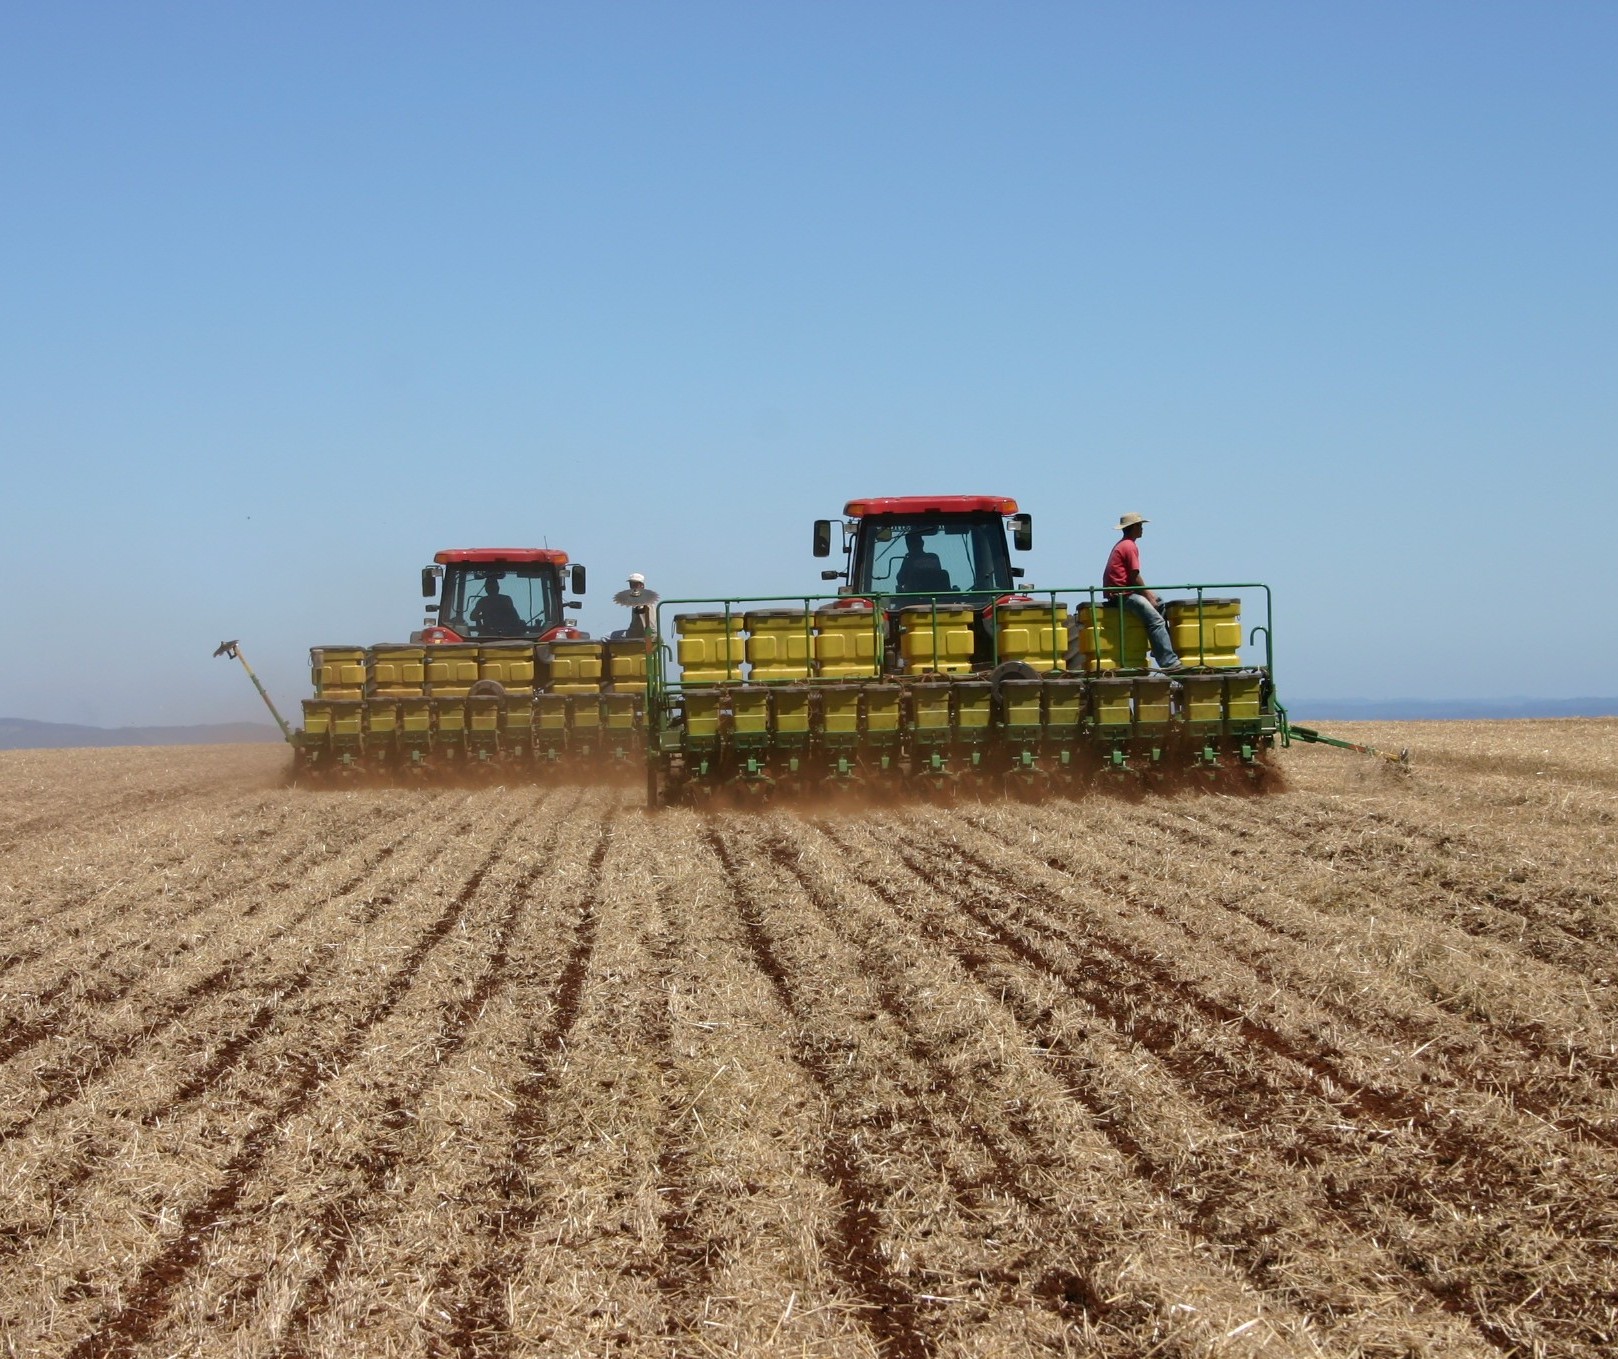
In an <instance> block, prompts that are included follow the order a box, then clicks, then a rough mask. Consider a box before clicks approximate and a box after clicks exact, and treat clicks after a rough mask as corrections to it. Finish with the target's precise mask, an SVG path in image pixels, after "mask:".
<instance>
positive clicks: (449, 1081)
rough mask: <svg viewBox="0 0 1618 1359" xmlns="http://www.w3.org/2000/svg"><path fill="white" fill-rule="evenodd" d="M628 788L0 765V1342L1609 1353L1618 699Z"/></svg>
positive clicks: (101, 763)
mask: <svg viewBox="0 0 1618 1359" xmlns="http://www.w3.org/2000/svg"><path fill="white" fill-rule="evenodd" d="M1345 730H1349V731H1357V732H1358V733H1360V734H1361V739H1369V740H1373V741H1376V740H1385V741H1388V742H1389V743H1390V744H1392V745H1394V746H1400V745H1408V746H1410V747H1411V750H1412V755H1413V758H1414V761H1415V772H1414V773H1413V775H1411V776H1410V777H1408V778H1403V777H1400V776H1399V775H1398V774H1397V773H1395V772H1393V771H1391V770H1388V769H1385V768H1383V767H1381V766H1379V765H1378V764H1376V763H1375V762H1372V761H1369V760H1365V759H1361V758H1359V757H1356V756H1353V755H1349V754H1346V753H1343V752H1337V751H1329V750H1322V749H1298V750H1294V751H1292V752H1289V753H1287V754H1285V755H1283V756H1282V757H1281V763H1282V764H1283V767H1284V771H1285V789H1284V791H1280V792H1277V793H1274V794H1272V795H1269V796H1265V797H1229V796H1218V795H1209V794H1201V795H1199V794H1194V793H1184V794H1175V795H1172V796H1158V797H1150V798H1147V799H1145V800H1141V801H1130V800H1126V799H1124V798H1121V797H1117V796H1096V797H1091V798H1088V799H1085V800H1082V801H1051V802H1045V803H1042V804H1037V805H1023V804H1018V803H1009V802H1007V803H995V802H982V803H979V802H966V803H962V804H960V805H957V806H955V807H952V808H948V809H942V808H937V807H925V806H918V807H892V808H887V809H884V810H879V811H864V812H853V811H837V810H834V809H829V808H796V809H792V810H784V809H778V810H762V811H752V812H743V811H718V812H711V813H708V812H699V811H692V810H671V811H665V812H662V813H658V814H656V815H649V814H647V813H646V812H645V811H644V810H642V808H641V807H640V806H639V805H638V801H639V790H638V788H637V789H629V790H625V789H600V788H597V789H583V788H563V787H558V788H540V787H532V786H529V787H509V788H483V789H466V788H460V789H440V790H436V791H423V790H408V789H364V790H348V791H342V790H337V791H308V790H300V789H294V788H289V787H287V786H285V784H284V782H283V779H282V774H283V768H284V765H285V762H286V754H285V752H284V751H282V750H279V749H277V748H263V747H225V748H215V749H196V748H191V749H177V750H118V751H105V750H103V751H51V752H39V751H35V752H14V753H9V754H5V755H0V850H3V854H0V1354H4V1355H50V1356H71V1359H95V1357H97V1356H111V1355H126V1354H132V1355H145V1356H154V1359H155V1356H160V1355H205V1356H213V1355H219V1356H226V1355H229V1356H271V1355H276V1356H293V1355H320V1356H338V1355H354V1354H362V1355H382V1354H387V1355H394V1354H398V1355H489V1356H510V1355H539V1354H546V1355H550V1354H556V1355H573V1354H577V1355H610V1356H672V1355H738V1356H740V1355H839V1356H840V1355H872V1356H876V1355H880V1356H888V1357H889V1359H924V1357H926V1356H935V1355H937V1356H946V1355H951V1356H952V1355H980V1356H1017V1355H1028V1354H1074V1355H1080V1354H1082V1355H1101V1356H1109V1355H1116V1356H1125V1355H1128V1356H1141V1357H1142V1359H1144V1356H1148V1355H1156V1356H1187V1355H1215V1354H1218V1355H1224V1354H1229V1355H1257V1354H1272V1355H1314V1354H1321V1355H1344V1356H1347V1355H1390V1356H1391V1355H1494V1356H1501V1355H1523V1356H1529V1355H1547V1356H1554V1355H1569V1356H1592V1357H1593V1356H1597V1355H1610V1354H1612V1353H1613V1352H1614V1349H1615V1347H1618V1119H1615V1113H1618V1099H1615V1096H1614V1076H1615V1072H1618V1050H1615V1041H1618V984H1615V983H1618V949H1615V945H1618V913H1615V904H1618V903H1615V892H1614V868H1615V865H1618V723H1615V722H1598V721H1590V722H1575V721H1566V722H1514V723H1482V722H1479V723H1431V724H1422V725H1408V726H1403V727H1398V728H1395V727H1374V726H1362V727H1358V728H1347V729H1345Z"/></svg>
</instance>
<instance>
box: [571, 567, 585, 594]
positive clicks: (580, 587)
mask: <svg viewBox="0 0 1618 1359" xmlns="http://www.w3.org/2000/svg"><path fill="white" fill-rule="evenodd" d="M569 575H570V576H571V578H572V579H571V588H572V590H573V593H574V594H576V595H582V594H583V593H584V564H583V563H582V562H574V563H573V570H572V571H571V572H569Z"/></svg>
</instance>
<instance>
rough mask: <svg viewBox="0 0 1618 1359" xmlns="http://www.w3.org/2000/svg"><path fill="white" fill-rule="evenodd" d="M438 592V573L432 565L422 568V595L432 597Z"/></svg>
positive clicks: (424, 597) (426, 597) (425, 597)
mask: <svg viewBox="0 0 1618 1359" xmlns="http://www.w3.org/2000/svg"><path fill="white" fill-rule="evenodd" d="M437 593H438V574H437V572H435V571H434V570H433V568H432V567H430V566H424V567H422V568H421V597H422V598H423V599H431V598H432V597H433V596H434V595H436V594H437Z"/></svg>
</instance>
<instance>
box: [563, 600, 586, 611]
mask: <svg viewBox="0 0 1618 1359" xmlns="http://www.w3.org/2000/svg"><path fill="white" fill-rule="evenodd" d="M562 607H563V608H564V609H582V608H583V607H584V603H583V601H582V600H578V599H565V600H563V601H562Z"/></svg>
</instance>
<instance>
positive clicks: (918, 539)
mask: <svg viewBox="0 0 1618 1359" xmlns="http://www.w3.org/2000/svg"><path fill="white" fill-rule="evenodd" d="M894 585H895V587H896V588H897V589H898V591H899V593H900V594H902V595H912V594H920V593H921V592H922V591H924V590H948V589H949V588H950V587H951V582H950V578H949V574H948V572H946V571H945V570H944V566H943V563H941V562H940V561H939V560H938V554H937V553H936V552H929V551H928V550H927V539H926V538H925V537H924V536H923V535H922V534H921V532H920V530H912V531H911V532H909V533H907V534H905V554H904V558H903V560H902V561H900V563H899V575H898V578H897V579H896V580H895V581H894Z"/></svg>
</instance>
